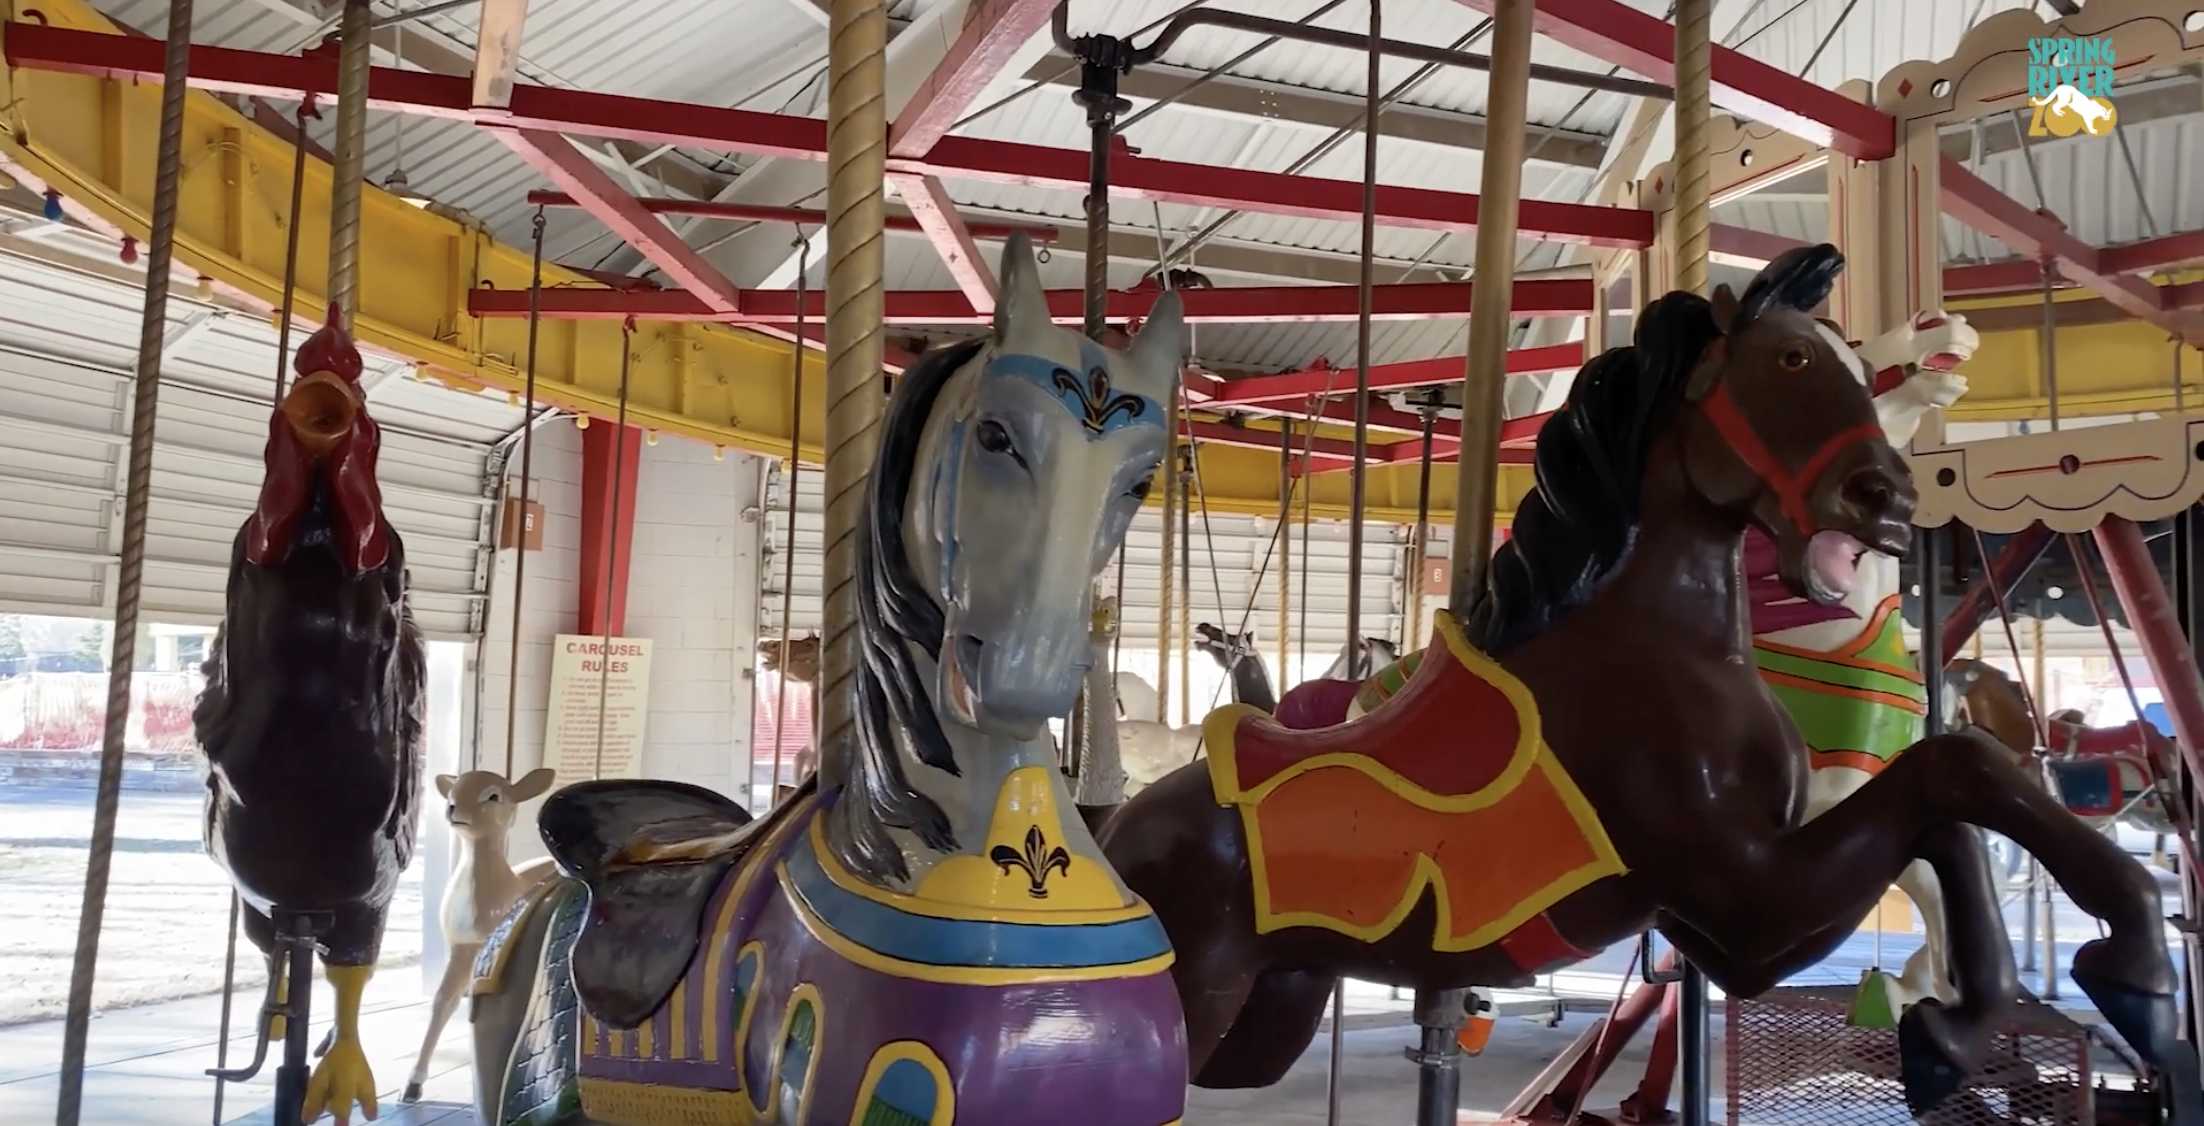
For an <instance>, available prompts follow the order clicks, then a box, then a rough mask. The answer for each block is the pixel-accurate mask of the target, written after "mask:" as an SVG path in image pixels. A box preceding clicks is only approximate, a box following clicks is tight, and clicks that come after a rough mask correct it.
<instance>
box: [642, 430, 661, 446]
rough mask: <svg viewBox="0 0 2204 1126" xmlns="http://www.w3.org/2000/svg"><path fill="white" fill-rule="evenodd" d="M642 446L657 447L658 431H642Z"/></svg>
mask: <svg viewBox="0 0 2204 1126" xmlns="http://www.w3.org/2000/svg"><path fill="white" fill-rule="evenodd" d="M643 444H644V445H646V446H655V445H657V444H658V431H656V430H645V431H643Z"/></svg>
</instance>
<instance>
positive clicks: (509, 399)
mask: <svg viewBox="0 0 2204 1126" xmlns="http://www.w3.org/2000/svg"><path fill="white" fill-rule="evenodd" d="M505 405H506V406H508V407H517V406H519V405H520V392H518V391H507V392H506V393H505Z"/></svg>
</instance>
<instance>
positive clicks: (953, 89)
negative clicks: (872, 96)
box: [888, 0, 1057, 159]
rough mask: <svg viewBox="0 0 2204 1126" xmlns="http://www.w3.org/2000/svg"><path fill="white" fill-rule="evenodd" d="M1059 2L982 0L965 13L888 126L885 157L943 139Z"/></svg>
mask: <svg viewBox="0 0 2204 1126" xmlns="http://www.w3.org/2000/svg"><path fill="white" fill-rule="evenodd" d="M1056 2H1057V0H980V2H979V3H977V4H975V5H973V6H972V8H971V9H970V10H969V11H967V12H966V13H965V16H964V30H963V31H962V32H960V33H959V34H958V35H957V40H956V42H954V43H951V44H950V45H949V50H948V52H947V53H946V54H944V55H942V57H941V62H939V63H937V64H935V66H934V70H933V73H932V74H929V75H927V76H926V82H925V84H924V85H922V86H920V87H919V88H918V92H917V93H915V94H913V95H912V96H911V100H910V101H909V102H907V103H905V104H904V106H903V110H902V112H901V113H898V114H896V115H895V122H894V124H892V125H890V126H889V127H888V155H889V156H893V157H904V158H907V159H915V158H917V157H922V156H925V155H926V151H927V150H928V149H931V148H933V147H934V144H935V143H936V142H938V141H940V140H941V139H942V138H943V137H946V136H948V135H949V130H950V129H951V128H953V127H954V126H955V125H956V123H957V118H959V117H962V116H964V111H965V110H966V109H967V108H969V107H970V106H971V104H972V103H973V101H975V100H976V99H978V98H979V96H980V92H981V91H983V90H985V89H987V84H988V83H989V82H992V81H994V80H995V78H996V76H998V75H1000V74H1001V73H1002V72H1003V69H1004V68H1005V67H1007V66H1009V65H1010V57H1011V56H1012V55H1013V54H1015V53H1017V50H1018V48H1020V47H1023V46H1025V44H1026V41H1028V40H1030V39H1032V38H1033V37H1034V35H1036V34H1037V33H1039V32H1040V30H1041V25H1042V24H1045V23H1047V22H1048V16H1049V13H1050V12H1051V11H1054V10H1055V8H1056Z"/></svg>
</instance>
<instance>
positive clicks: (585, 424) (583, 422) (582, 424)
mask: <svg viewBox="0 0 2204 1126" xmlns="http://www.w3.org/2000/svg"><path fill="white" fill-rule="evenodd" d="M574 429H576V430H587V429H589V416H588V415H586V414H578V415H575V416H574Z"/></svg>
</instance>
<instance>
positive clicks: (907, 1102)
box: [872, 1060, 939, 1122]
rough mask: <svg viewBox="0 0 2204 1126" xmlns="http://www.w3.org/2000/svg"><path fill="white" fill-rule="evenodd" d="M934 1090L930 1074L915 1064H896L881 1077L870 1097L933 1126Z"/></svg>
mask: <svg viewBox="0 0 2204 1126" xmlns="http://www.w3.org/2000/svg"><path fill="white" fill-rule="evenodd" d="M936 1088H937V1084H936V1083H935V1082H934V1074H933V1072H930V1071H928V1070H926V1069H925V1068H924V1067H921V1066H919V1063H918V1061H917V1060H897V1061H895V1062H894V1063H891V1064H889V1065H888V1068H887V1070H886V1071H883V1072H881V1073H880V1082H879V1084H878V1085H876V1086H875V1087H873V1089H872V1097H873V1099H874V1100H875V1101H877V1102H882V1103H886V1104H887V1105H888V1107H889V1108H890V1109H892V1110H896V1111H900V1112H902V1113H904V1114H907V1115H909V1116H911V1117H912V1118H913V1119H916V1120H917V1121H920V1122H932V1121H933V1118H934V1099H935V1096H936V1095H938V1094H939V1091H938V1090H937V1089H936Z"/></svg>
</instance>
